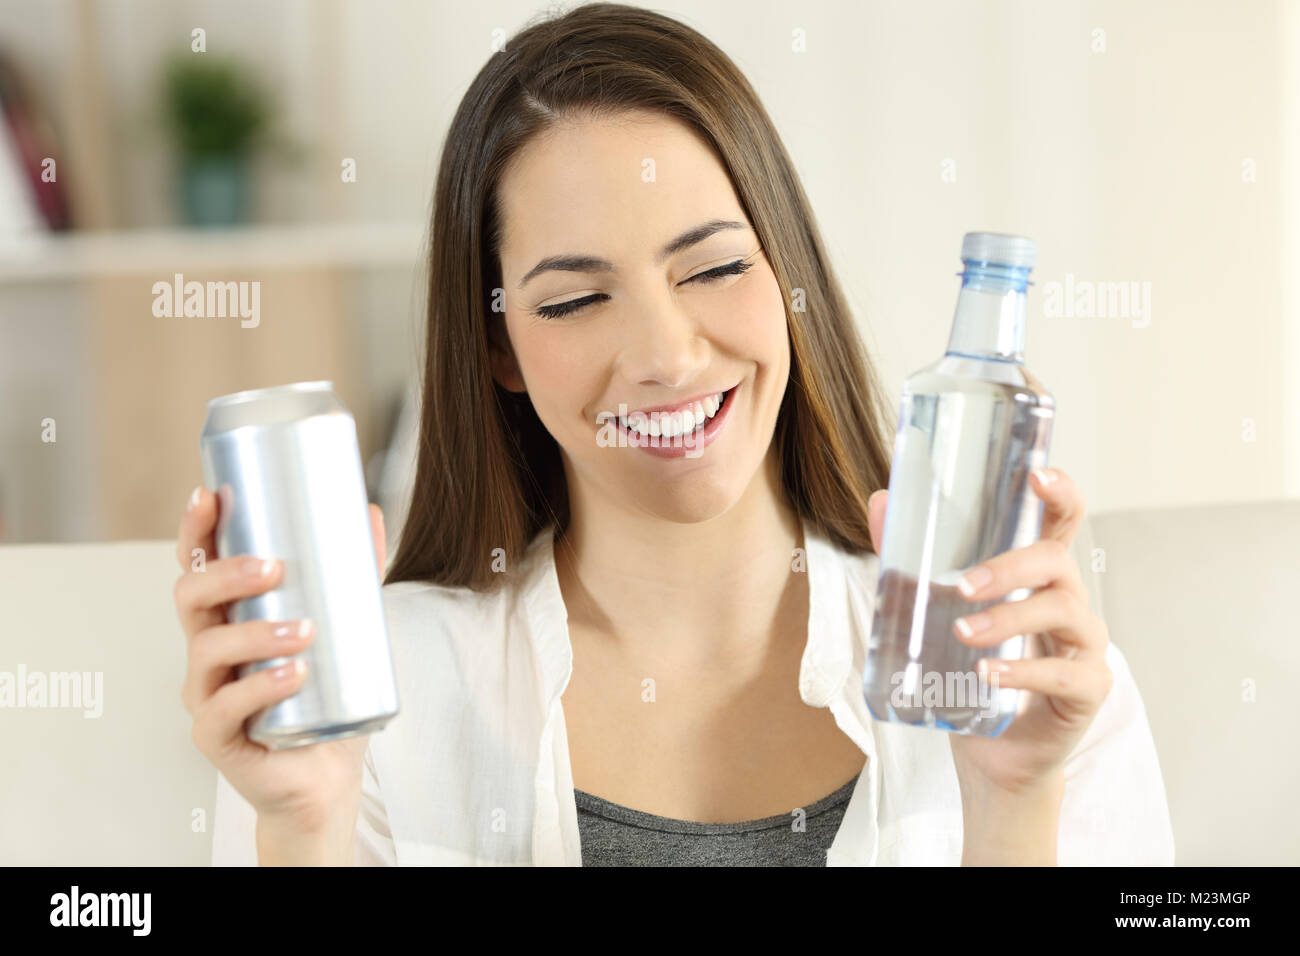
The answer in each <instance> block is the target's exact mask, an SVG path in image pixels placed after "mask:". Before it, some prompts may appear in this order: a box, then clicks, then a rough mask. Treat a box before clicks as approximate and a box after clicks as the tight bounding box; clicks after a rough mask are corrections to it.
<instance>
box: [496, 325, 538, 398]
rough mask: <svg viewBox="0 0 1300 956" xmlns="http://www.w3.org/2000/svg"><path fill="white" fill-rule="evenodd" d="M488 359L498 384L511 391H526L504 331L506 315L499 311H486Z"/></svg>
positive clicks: (507, 336)
mask: <svg viewBox="0 0 1300 956" xmlns="http://www.w3.org/2000/svg"><path fill="white" fill-rule="evenodd" d="M488 361H489V362H490V363H491V367H492V377H493V378H494V379H496V380H497V384H498V385H500V386H501V387H502V388H504V389H506V390H507V391H511V392H520V393H523V392H527V391H528V387H527V386H526V385H525V384H524V376H523V373H522V372H520V371H519V363H518V362H517V361H516V360H515V353H514V349H513V348H511V346H510V336H509V335H508V334H507V333H506V317H505V316H504V315H502V314H501V313H500V312H490V313H488Z"/></svg>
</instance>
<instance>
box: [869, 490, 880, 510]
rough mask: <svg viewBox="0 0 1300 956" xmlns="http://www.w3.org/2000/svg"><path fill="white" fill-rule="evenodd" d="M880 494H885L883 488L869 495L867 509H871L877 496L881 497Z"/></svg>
mask: <svg viewBox="0 0 1300 956" xmlns="http://www.w3.org/2000/svg"><path fill="white" fill-rule="evenodd" d="M879 494H884V489H883V488H880V489H877V490H876V491H873V492H872V493H871V494H869V495H867V507H868V508H870V507H871V502H873V501H875V500H876V495H879Z"/></svg>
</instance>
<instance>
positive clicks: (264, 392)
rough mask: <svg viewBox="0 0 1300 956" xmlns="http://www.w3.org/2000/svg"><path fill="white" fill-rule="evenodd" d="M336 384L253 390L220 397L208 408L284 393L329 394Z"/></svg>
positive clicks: (299, 383) (326, 382)
mask: <svg viewBox="0 0 1300 956" xmlns="http://www.w3.org/2000/svg"><path fill="white" fill-rule="evenodd" d="M333 389H334V383H333V382H332V381H323V380H322V381H318V382H294V383H292V384H290V385H271V386H268V387H267V388H251V389H248V390H246V391H243V392H233V393H231V394H230V395H220V396H218V397H216V398H214V399H210V400H209V401H208V408H221V407H223V406H226V405H237V404H239V403H240V402H250V401H253V400H255V399H259V398H265V397H267V396H268V395H274V394H280V393H283V392H328V391H333Z"/></svg>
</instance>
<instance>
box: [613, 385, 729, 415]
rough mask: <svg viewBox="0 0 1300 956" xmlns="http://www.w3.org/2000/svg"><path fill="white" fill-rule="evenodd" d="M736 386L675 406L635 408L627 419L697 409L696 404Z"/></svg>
mask: <svg viewBox="0 0 1300 956" xmlns="http://www.w3.org/2000/svg"><path fill="white" fill-rule="evenodd" d="M739 384H740V383H739V382H737V383H736V385H739ZM736 385H731V386H728V387H727V388H716V389H714V390H713V391H711V392H704V393H703V394H701V395H696V396H695V397H694V398H688V399H686V401H684V402H675V403H674V404H671V405H647V406H645V407H644V408H635V409H633V410H632V411H630V412H628V413H627V417H629V418H630V417H631V416H633V415H635V414H636V413H637V412H640V413H641V414H643V415H650V414H651V413H653V412H658V413H659V414H660V415H664V414H669V415H671V414H672V413H673V412H684V411H686V410H687V409H688V408H690V409H693V408H694V407H695V403H696V402H700V403H703V402H704V400H705V399H706V398H710V397H712V396H714V395H720V394H722V393H723V392H729V391H731V390H732V389H733V388H735V387H736Z"/></svg>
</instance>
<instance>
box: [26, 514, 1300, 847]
mask: <svg viewBox="0 0 1300 956" xmlns="http://www.w3.org/2000/svg"><path fill="white" fill-rule="evenodd" d="M1296 540H1300V502H1291V501H1285V502H1274V503H1252V504H1248V505H1232V506H1222V507H1220V506H1215V507H1207V508H1176V509H1162V510H1140V511H1128V512H1114V513H1110V514H1100V515H1094V516H1093V517H1092V518H1091V519H1090V520H1089V522H1088V523H1087V524H1085V526H1084V528H1083V530H1082V531H1081V532H1080V534H1079V536H1078V537H1077V538H1076V541H1075V552H1074V553H1075V560H1076V561H1078V562H1079V564H1080V567H1081V568H1082V569H1083V570H1084V572H1085V575H1084V577H1085V580H1086V581H1087V582H1088V584H1089V586H1090V588H1091V589H1092V600H1093V602H1094V609H1101V610H1103V611H1104V614H1103V616H1104V618H1105V619H1106V621H1107V624H1108V625H1109V628H1110V634H1111V639H1112V640H1113V641H1114V642H1115V644H1116V645H1117V646H1118V647H1119V648H1120V649H1121V650H1122V651H1123V652H1124V654H1125V655H1126V657H1127V658H1128V661H1129V663H1130V666H1131V668H1132V671H1133V674H1134V677H1135V679H1136V680H1137V683H1138V687H1139V689H1140V690H1141V692H1142V696H1143V699H1144V701H1145V704H1146V711H1147V718H1148V720H1149V722H1150V724H1151V730H1152V733H1153V735H1154V737H1155V741H1156V747H1157V751H1158V753H1159V756H1160V766H1161V770H1162V772H1163V774H1164V779H1165V786H1166V790H1167V793H1168V798H1169V805H1170V811H1171V815H1172V818H1173V827H1174V836H1175V840H1176V844H1177V856H1176V862H1177V864H1179V865H1223V864H1247V865H1292V866H1294V865H1297V864H1300V825H1297V822H1296V818H1295V807H1296V805H1297V804H1300V769H1298V768H1297V763H1296V761H1295V759H1294V758H1295V746H1294V743H1293V742H1292V740H1291V736H1290V735H1291V731H1290V730H1289V729H1288V728H1289V727H1290V726H1291V723H1290V718H1291V704H1292V702H1293V700H1294V698H1293V690H1294V688H1295V687H1296V686H1297V682H1300V641H1296V640H1295V639H1294V637H1295V627H1294V624H1293V623H1292V622H1291V621H1290V620H1289V619H1288V617H1287V615H1288V612H1289V609H1290V605H1289V604H1288V603H1287V596H1288V595H1289V593H1290V588H1292V587H1294V586H1295V582H1296V581H1298V580H1300V549H1297V548H1296V547H1295V546H1294V543H1293V542H1295V541H1296ZM1103 555H1104V562H1105V571H1104V572H1101V571H1099V572H1094V571H1092V570H1091V569H1092V568H1093V567H1094V563H1095V562H1097V561H1098V558H1099V557H1101V556H1103ZM179 573H180V571H179V568H178V566H177V564H176V557H175V542H173V541H141V542H120V543H111V544H77V545H11V546H6V547H0V580H4V581H6V582H8V583H9V584H10V585H11V586H12V593H13V594H14V595H18V596H20V597H19V599H18V600H16V601H14V600H11V601H9V602H8V603H7V604H6V606H5V607H4V608H3V626H4V628H5V629H6V632H7V635H8V639H7V641H6V647H7V650H9V655H8V656H7V657H6V659H5V660H4V661H0V667H4V668H12V667H15V666H16V665H17V663H19V662H22V663H23V664H25V666H26V668H27V669H28V670H29V671H34V670H41V671H46V672H49V671H60V670H73V669H77V670H83V671H84V670H97V671H101V672H102V673H103V701H102V707H103V713H102V715H101V716H100V717H98V718H86V717H83V716H82V713H81V712H80V711H74V710H54V709H45V710H37V709H27V710H12V711H6V712H0V719H3V721H4V732H3V733H0V766H3V767H4V768H5V774H6V784H5V786H4V787H3V788H0V864H35V865H41V864H58V865H63V864H66V865H110V864H114V865H116V864H123V865H154V864H159V865H180V866H205V865H208V864H209V862H210V859H211V819H212V810H213V802H214V796H215V790H216V771H215V770H213V769H212V768H211V767H210V766H209V765H208V764H207V762H206V761H205V760H204V758H203V757H202V755H201V754H199V752H198V751H197V750H196V749H195V748H194V747H193V745H192V744H191V742H190V737H189V732H190V718H189V715H188V714H187V713H186V712H185V709H184V708H183V707H182V706H181V703H180V687H181V680H182V676H183V673H184V667H185V638H184V636H183V635H182V633H181V631H180V627H179V625H178V623H177V622H176V619H175V612H174V610H173V607H172V599H171V589H172V583H173V582H174V581H175V579H176V577H177V576H178V575H179ZM1279 638H1285V639H1279ZM1247 682H1249V683H1247ZM916 732H917V733H929V732H930V731H924V730H918V731H916Z"/></svg>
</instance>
